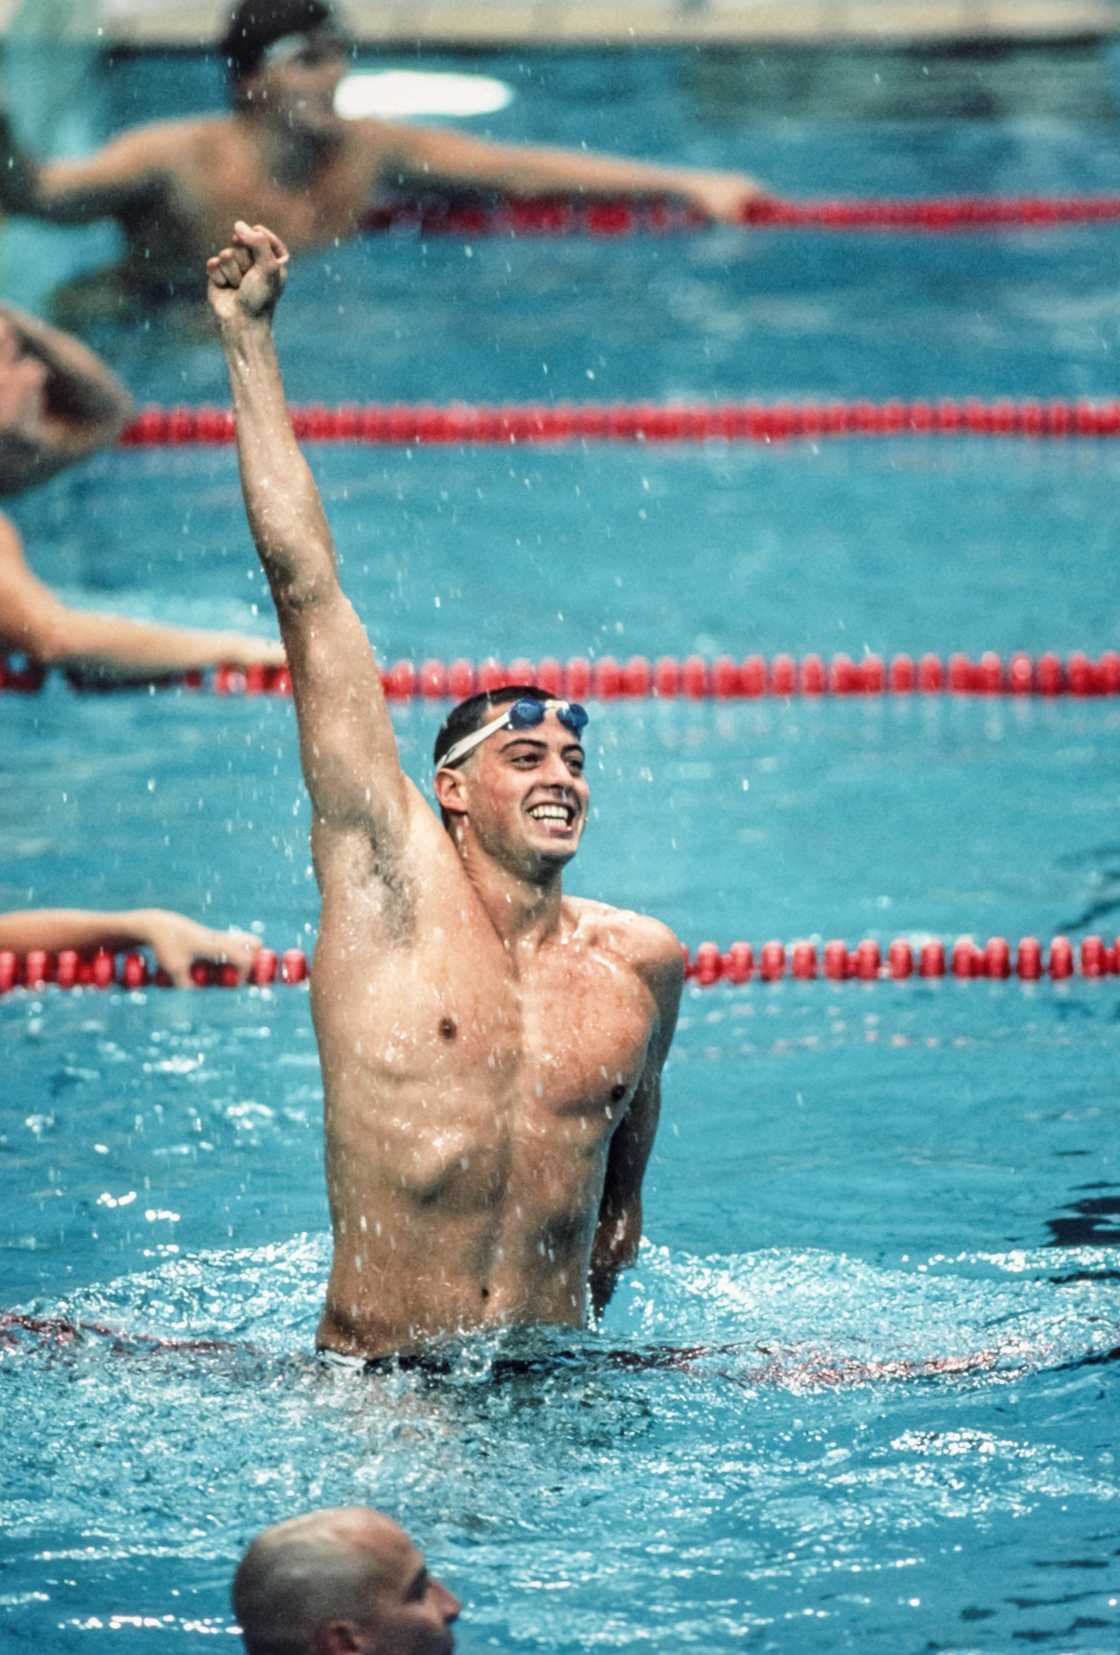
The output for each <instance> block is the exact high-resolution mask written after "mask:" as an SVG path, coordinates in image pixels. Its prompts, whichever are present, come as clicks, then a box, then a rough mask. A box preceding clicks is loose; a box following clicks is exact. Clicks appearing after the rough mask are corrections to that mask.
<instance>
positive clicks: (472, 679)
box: [0, 649, 1120, 701]
mask: <svg viewBox="0 0 1120 1655" xmlns="http://www.w3.org/2000/svg"><path fill="white" fill-rule="evenodd" d="M66 677H67V679H68V680H69V682H70V683H71V685H72V686H73V688H74V689H76V690H80V691H93V692H99V691H103V690H108V689H116V688H117V687H118V686H116V685H114V684H113V683H112V682H111V681H110V682H109V683H106V682H105V681H99V680H97V679H90V678H83V677H82V675H81V674H80V673H75V672H68V673H67V674H66ZM46 680H47V669H46V668H44V667H41V666H38V665H34V664H32V665H27V666H16V665H15V664H13V663H11V662H6V661H5V660H4V659H3V657H0V691H2V690H8V691H11V692H13V693H19V694H34V693H35V692H36V691H38V690H40V689H42V687H43V685H44V684H45V683H46ZM154 682H155V683H156V685H157V686H158V687H175V686H178V687H181V688H184V689H187V690H203V689H205V690H209V691H211V692H212V693H213V694H215V695H290V694H291V692H292V685H291V679H290V677H289V674H288V669H287V668H286V667H264V666H256V667H247V668H242V667H235V666H220V667H216V668H215V669H214V670H213V671H212V672H208V673H201V672H191V673H186V674H184V675H182V676H181V677H175V676H169V677H167V678H161V679H158V680H155V681H154ZM381 682H382V685H383V686H384V689H385V694H386V695H387V696H388V698H389V699H390V700H391V701H412V700H433V701H439V700H445V699H451V700H455V701H463V700H465V699H466V697H467V696H468V695H474V694H476V692H478V691H479V690H496V689H501V688H503V687H504V686H505V685H507V684H527V683H532V684H539V685H540V686H541V688H542V689H546V690H548V691H550V692H551V693H552V694H553V695H565V696H568V697H569V698H570V699H572V700H576V701H578V700H581V699H585V698H591V699H594V700H600V701H618V700H642V699H645V698H647V697H653V698H655V699H658V700H662V701H669V700H675V699H676V700H685V701H701V700H709V699H711V700H724V701H727V700H755V699H758V698H759V697H762V696H791V695H803V696H826V695H864V696H879V695H941V694H948V695H1011V696H1041V697H1043V698H1047V699H1052V698H1055V697H1058V696H1076V697H1085V696H1114V695H1120V650H1115V649H1106V650H1104V651H1103V652H1102V654H1100V655H1099V656H1097V658H1096V659H1095V660H1094V659H1092V658H1091V657H1090V656H1089V655H1087V654H1085V653H1084V651H1082V650H1074V651H1073V652H1072V653H1071V654H1070V655H1068V656H1066V657H1065V658H1064V659H1063V658H1062V656H1060V655H1057V654H1055V653H1054V652H1053V651H1045V652H1044V653H1043V654H1041V655H1029V654H1027V653H1026V652H1025V651H1023V650H1019V651H1016V652H1014V653H1012V654H1011V655H1008V656H1006V657H1004V656H1002V655H999V654H997V653H996V651H995V650H985V652H984V653H983V654H982V655H981V656H980V657H979V659H978V660H974V659H973V658H972V657H970V656H968V655H966V654H964V653H962V652H960V651H957V652H955V653H954V654H952V655H949V656H948V657H943V656H940V655H934V654H926V655H921V656H919V657H918V658H917V660H915V658H914V657H913V656H912V655H894V656H892V657H891V658H890V660H889V661H886V660H884V658H883V657H882V656H881V655H866V656H864V657H863V659H862V660H860V661H853V660H852V658H851V656H849V655H843V654H841V655H833V656H831V657H830V658H828V659H826V658H825V657H824V656H823V655H804V656H802V657H800V659H795V658H794V656H792V655H775V656H773V657H771V658H770V659H767V658H766V657H765V656H763V655H747V656H745V657H744V658H743V659H742V660H736V659H735V657H734V656H731V655H720V656H717V657H716V658H715V660H711V661H709V660H706V659H705V658H704V657H703V656H701V655H689V656H686V657H685V658H684V659H681V658H679V657H677V656H673V655H663V656H660V657H659V658H658V659H657V660H654V661H651V660H650V659H649V657H648V656H645V655H632V656H631V657H630V658H629V660H627V661H617V660H615V658H614V657H613V656H610V655H601V656H600V657H599V658H598V659H597V660H595V661H590V660H588V659H586V658H585V657H583V656H575V657H573V658H572V659H571V660H568V661H559V660H556V659H554V658H547V657H546V658H545V659H543V660H539V661H530V660H525V659H517V660H513V661H510V662H508V663H504V664H503V663H502V662H501V661H497V660H494V659H493V658H490V659H489V660H486V661H480V662H478V663H475V662H472V661H466V660H457V661H438V660H427V661H422V662H421V663H420V664H419V666H418V665H417V664H416V663H415V662H414V661H396V662H394V663H393V664H392V665H391V666H389V667H386V668H385V669H384V670H383V671H382V674H381ZM119 687H120V688H124V689H136V688H138V687H143V685H142V684H141V682H140V681H138V680H135V679H134V680H131V681H129V682H127V683H123V684H122V685H120V686H119Z"/></svg>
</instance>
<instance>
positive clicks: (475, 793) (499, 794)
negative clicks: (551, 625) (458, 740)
mask: <svg viewBox="0 0 1120 1655" xmlns="http://www.w3.org/2000/svg"><path fill="white" fill-rule="evenodd" d="M436 794H437V797H438V799H439V802H440V805H441V807H442V809H443V810H444V812H445V813H446V815H447V816H448V817H450V818H451V821H452V822H453V823H454V824H456V825H457V827H458V828H459V830H460V831H462V832H466V833H468V834H469V835H470V836H471V837H472V838H473V839H474V840H475V841H476V842H477V844H478V845H479V847H480V849H481V850H483V851H484V852H485V854H486V855H487V856H489V857H491V858H492V859H493V860H494V861H497V862H501V863H502V864H504V865H506V866H509V867H510V868H511V870H512V871H514V872H516V873H517V874H519V875H520V876H522V877H524V878H528V879H532V880H536V879H539V878H540V877H542V875H550V874H552V873H554V872H556V871H557V870H558V869H559V868H562V867H563V866H564V865H565V864H566V863H568V862H570V861H571V859H572V857H573V856H574V855H575V854H576V851H577V850H578V849H579V844H580V839H581V837H582V835H583V828H584V824H585V822H586V820H587V807H588V800H589V798H590V788H589V787H588V784H587V778H586V776H585V775H584V752H583V746H582V744H581V743H580V741H579V740H578V739H577V737H576V736H575V735H574V734H573V732H572V731H571V730H569V729H568V728H567V726H566V725H564V724H562V723H561V722H560V720H559V719H558V718H557V717H556V714H555V712H553V711H549V712H547V713H546V714H545V716H544V718H543V720H542V721H541V723H540V724H537V725H534V726H533V727H532V728H531V729H527V730H514V729H504V730H498V731H496V732H495V734H494V735H492V736H488V737H487V739H486V740H485V741H484V742H482V744H481V745H480V746H479V747H476V748H475V750H474V752H472V753H471V754H470V755H469V756H468V757H467V758H466V759H465V760H464V761H463V762H462V764H461V765H459V766H457V767H456V768H454V769H447V768H446V767H445V768H443V769H441V770H439V771H438V772H437V774H436Z"/></svg>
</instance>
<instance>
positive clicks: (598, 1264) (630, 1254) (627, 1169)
mask: <svg viewBox="0 0 1120 1655" xmlns="http://www.w3.org/2000/svg"><path fill="white" fill-rule="evenodd" d="M640 923H641V926H642V929H643V931H644V933H645V935H643V936H642V938H641V943H642V945H643V946H642V954H643V958H642V960H641V963H640V966H639V970H640V974H641V975H642V976H643V977H644V978H645V979H646V981H647V982H648V984H649V986H650V989H651V990H652V992H653V996H654V999H655V1001H656V1004H657V1022H656V1026H655V1028H654V1030H653V1034H652V1036H651V1039H650V1044H649V1053H648V1055H647V1058H646V1064H645V1068H644V1070H643V1071H642V1078H641V1080H640V1081H639V1082H638V1088H637V1091H636V1092H635V1093H634V1096H633V1098H632V1099H631V1102H630V1108H629V1109H628V1110H627V1112H626V1116H625V1118H624V1119H623V1120H622V1121H621V1122H620V1124H619V1127H618V1130H617V1131H616V1132H615V1134H614V1137H613V1138H612V1139H611V1146H610V1152H609V1154H608V1157H607V1172H606V1178H605V1180H604V1183H603V1197H602V1200H601V1202H600V1204H599V1221H598V1226H597V1228H596V1232H595V1240H594V1243H593V1245H592V1249H591V1272H590V1288H591V1304H592V1308H593V1310H594V1312H595V1314H596V1316H601V1315H602V1314H603V1311H604V1310H605V1309H606V1307H607V1305H608V1304H609V1303H610V1299H611V1296H612V1294H613V1293H614V1290H615V1286H616V1284H617V1281H618V1278H619V1275H620V1274H621V1272H622V1271H623V1270H625V1269H627V1268H628V1267H629V1266H630V1265H631V1264H633V1262H634V1260H635V1259H636V1258H637V1256H638V1244H639V1242H640V1241H641V1239H642V1180H643V1178H644V1177H645V1171H646V1166H647V1164H648V1162H649V1158H650V1153H651V1151H652V1149H653V1141H654V1138H655V1137H656V1135H657V1123H658V1120H659V1118H660V1115H661V1071H662V1069H663V1068H664V1067H665V1059H666V1058H667V1057H668V1055H669V1047H670V1046H671V1044H672V1041H673V1033H674V1031H675V1029H676V1026H677V1012H678V1010H679V1008H680V1000H681V989H682V987H683V984H684V967H683V964H682V960H681V949H680V944H679V943H678V941H677V939H676V937H674V936H673V934H672V932H671V931H669V930H668V929H667V928H666V927H665V926H663V925H659V924H658V923H657V922H656V921H649V920H644V921H642V922H640Z"/></svg>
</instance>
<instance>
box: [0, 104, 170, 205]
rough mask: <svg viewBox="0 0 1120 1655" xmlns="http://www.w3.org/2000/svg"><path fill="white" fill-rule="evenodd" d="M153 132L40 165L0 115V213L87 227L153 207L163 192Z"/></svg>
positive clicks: (6, 118)
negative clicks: (78, 155) (95, 222)
mask: <svg viewBox="0 0 1120 1655" xmlns="http://www.w3.org/2000/svg"><path fill="white" fill-rule="evenodd" d="M157 153H158V145H155V144H153V141H152V129H149V128H144V127H138V128H136V129H135V130H133V131H131V132H126V133H124V134H122V136H121V137H119V138H115V139H114V140H113V141H112V142H111V143H108V144H106V145H105V147H104V148H103V149H100V150H98V151H97V152H96V153H95V154H93V155H87V156H82V157H81V158H79V159H76V160H65V161H39V160H37V159H36V158H35V157H34V156H33V155H31V154H30V152H29V151H28V150H26V149H24V147H23V146H22V144H20V142H19V140H18V139H17V137H16V135H15V132H14V130H13V127H12V121H11V116H10V115H9V114H8V112H7V110H0V208H2V209H3V211H4V212H6V213H23V214H26V215H27V216H29V217H31V218H41V219H45V220H46V221H47V223H49V224H87V223H89V222H90V221H91V220H92V219H95V218H128V217H129V216H130V215H131V214H132V213H135V212H137V211H139V210H140V209H141V208H143V207H145V206H151V205H154V204H155V203H156V202H157V201H158V199H159V195H160V192H161V191H162V190H163V188H164V174H163V172H162V171H161V169H160V167H159V165H158V162H157Z"/></svg>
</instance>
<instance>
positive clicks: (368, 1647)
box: [233, 1506, 459, 1655]
mask: <svg viewBox="0 0 1120 1655" xmlns="http://www.w3.org/2000/svg"><path fill="white" fill-rule="evenodd" d="M233 1610H234V1614H235V1615H236V1616H237V1619H238V1621H239V1622H240V1623H241V1630H242V1637H243V1638H244V1640H245V1647H246V1649H247V1650H248V1651H249V1655H343V1652H345V1651H350V1652H359V1651H360V1652H363V1655H445V1652H446V1651H449V1650H450V1649H451V1648H452V1647H453V1639H452V1635H451V1630H450V1628H451V1623H452V1622H453V1621H454V1620H455V1619H456V1618H457V1616H458V1614H459V1604H458V1602H457V1601H456V1599H455V1598H454V1597H452V1595H451V1593H450V1592H448V1591H447V1589H446V1588H445V1587H443V1586H441V1585H440V1583H439V1581H437V1580H433V1579H432V1578H431V1576H430V1575H429V1574H428V1571H427V1569H426V1567H425V1565H424V1559H423V1558H422V1557H421V1555H420V1553H419V1552H418V1551H417V1550H416V1547H415V1546H414V1545H413V1544H412V1542H411V1540H410V1539H409V1538H408V1536H407V1534H405V1532H404V1530H403V1529H402V1528H399V1527H398V1525H397V1524H396V1523H394V1522H393V1521H392V1520H391V1519H390V1518H388V1517H384V1516H382V1514H381V1513H380V1512H377V1511H372V1510H370V1508H369V1507H368V1506H342V1507H338V1508H336V1509H334V1510H331V1511H314V1512H309V1513H308V1514H307V1515H306V1516H303V1517H292V1518H290V1519H289V1520H288V1521H287V1522H284V1523H277V1524H275V1525H274V1527H272V1528H270V1529H265V1530H264V1532H263V1533H262V1534H259V1535H258V1536H257V1538H256V1539H255V1540H254V1541H253V1543H252V1545H251V1546H250V1547H249V1550H248V1551H247V1552H246V1553H245V1556H244V1557H243V1558H242V1560H241V1563H240V1565H239V1567H238V1570H237V1574H236V1575H235V1577H234V1582H233Z"/></svg>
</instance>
